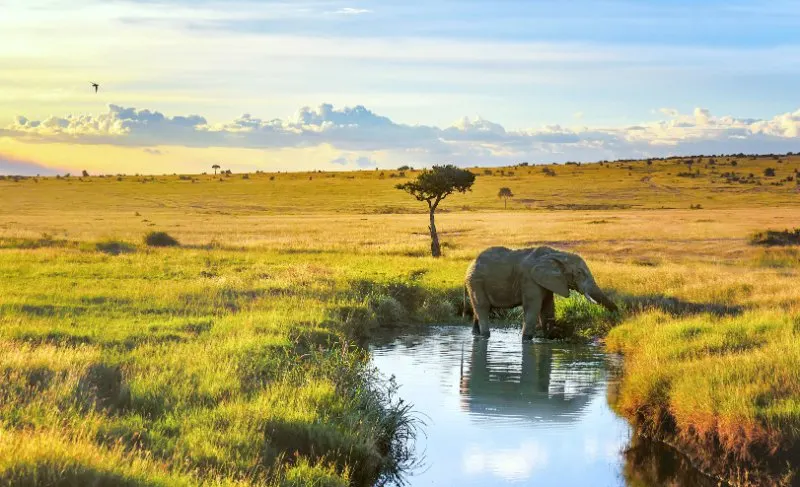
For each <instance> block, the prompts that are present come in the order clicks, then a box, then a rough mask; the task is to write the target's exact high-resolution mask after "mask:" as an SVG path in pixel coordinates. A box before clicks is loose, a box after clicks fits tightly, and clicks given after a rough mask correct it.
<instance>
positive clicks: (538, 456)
mask: <svg viewBox="0 0 800 487" xmlns="http://www.w3.org/2000/svg"><path fill="white" fill-rule="evenodd" d="M548 462H549V455H548V453H547V449H545V448H544V447H543V446H542V445H540V444H539V443H537V442H534V441H526V442H524V443H522V444H520V445H519V446H518V447H517V448H493V449H490V450H488V451H486V450H484V449H482V448H481V447H480V446H478V445H474V444H473V445H470V447H469V449H468V450H467V451H466V452H465V453H464V455H463V458H462V466H463V468H464V472H465V473H467V474H469V475H479V474H483V473H491V474H493V475H495V476H497V477H500V478H502V479H505V480H524V479H528V478H529V477H530V476H531V475H532V474H533V472H534V471H536V470H539V469H542V468H544V467H546V466H547V464H548Z"/></svg>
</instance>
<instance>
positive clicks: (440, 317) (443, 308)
mask: <svg viewBox="0 0 800 487" xmlns="http://www.w3.org/2000/svg"><path fill="white" fill-rule="evenodd" d="M421 311H422V314H423V316H424V317H425V319H426V320H428V321H433V322H444V321H448V320H452V319H453V317H454V316H455V315H456V308H455V306H453V303H451V302H450V301H448V300H447V299H445V298H436V297H429V298H427V299H426V300H425V302H424V303H422V309H421Z"/></svg>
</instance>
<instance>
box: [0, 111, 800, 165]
mask: <svg viewBox="0 0 800 487" xmlns="http://www.w3.org/2000/svg"><path fill="white" fill-rule="evenodd" d="M659 113H660V114H662V116H661V117H660V119H659V120H655V121H649V122H643V123H639V124H636V125H630V126H625V127H586V126H574V127H564V126H560V125H548V126H543V127H538V128H530V129H508V128H506V127H504V126H503V125H501V124H500V123H497V122H492V121H489V120H485V119H482V118H480V117H476V118H468V117H464V118H462V119H461V120H458V121H456V122H454V123H453V124H451V125H450V126H448V127H444V128H440V127H436V126H427V125H407V124H402V123H397V122H395V121H393V120H391V119H390V118H388V117H385V116H382V115H378V114H376V113H374V112H373V111H371V110H369V109H367V108H366V107H364V106H361V105H358V106H354V107H345V108H340V109H337V108H334V107H333V106H332V105H330V104H323V105H320V106H318V107H316V108H309V107H303V108H300V109H299V110H297V112H296V113H295V114H294V115H293V116H291V117H289V118H286V119H277V118H276V119H262V118H259V117H255V116H253V115H251V114H244V115H242V116H241V117H238V118H236V119H234V120H231V121H228V122H223V123H211V122H209V121H208V120H207V119H206V118H205V117H202V116H200V115H185V116H167V115H164V114H163V113H160V112H158V111H152V110H147V109H135V108H128V107H121V106H118V105H109V106H108V110H107V111H106V112H105V113H101V114H99V115H68V116H65V117H57V116H51V117H48V118H46V119H44V120H30V119H28V118H27V117H24V116H18V117H17V118H16V120H15V121H14V122H13V123H12V124H10V125H9V126H8V127H6V128H5V129H2V130H0V137H1V136H5V137H11V138H12V139H16V140H19V141H23V142H28V143H31V142H35V143H71V144H110V145H117V146H128V147H141V148H148V149H147V150H149V151H152V150H155V149H152V148H153V147H158V146H183V147H192V148H203V147H206V148H210V147H214V148H240V149H263V150H273V149H290V148H293V149H297V148H311V147H319V146H322V145H327V146H330V147H332V148H334V149H336V150H339V151H342V155H341V156H340V157H339V158H337V159H334V160H333V161H327V162H332V163H334V164H350V165H357V166H359V167H371V166H374V165H375V162H373V159H372V158H371V157H370V154H373V153H377V152H381V153H384V154H390V155H392V157H390V158H389V159H392V160H403V161H406V162H409V163H418V164H422V165H425V164H430V163H437V162H449V163H455V164H460V165H463V166H466V165H470V166H472V165H500V164H510V163H516V162H522V161H527V162H532V163H537V162H565V161H596V160H603V159H609V160H610V159H620V158H645V157H660V156H670V155H678V156H680V155H691V154H700V153H703V154H718V153H738V152H745V153H765V152H767V153H768V152H775V153H779V152H788V151H800V110H796V111H793V112H786V113H783V114H779V115H776V116H774V117H772V118H770V119H752V118H737V117H733V116H716V115H714V114H712V113H711V112H710V111H709V110H708V109H705V108H696V109H695V110H694V111H693V112H692V113H691V114H683V113H680V112H679V111H678V110H676V109H673V108H661V109H660V110H659Z"/></svg>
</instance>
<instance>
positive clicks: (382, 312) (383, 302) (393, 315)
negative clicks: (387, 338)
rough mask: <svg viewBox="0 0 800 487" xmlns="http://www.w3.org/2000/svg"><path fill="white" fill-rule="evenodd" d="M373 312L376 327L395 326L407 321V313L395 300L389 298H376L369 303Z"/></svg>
mask: <svg viewBox="0 0 800 487" xmlns="http://www.w3.org/2000/svg"><path fill="white" fill-rule="evenodd" d="M370 307H371V308H372V309H373V311H374V312H375V319H376V320H377V321H378V326H397V325H400V324H402V323H403V322H404V321H406V320H407V319H408V312H407V311H406V309H405V308H404V307H403V305H402V304H401V303H400V301H398V300H397V299H395V298H393V297H391V296H377V297H375V298H373V299H372V300H371V302H370Z"/></svg>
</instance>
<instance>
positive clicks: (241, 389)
mask: <svg viewBox="0 0 800 487" xmlns="http://www.w3.org/2000/svg"><path fill="white" fill-rule="evenodd" d="M736 159H737V160H738V162H737V165H736V166H735V167H733V166H731V162H730V161H729V160H728V158H717V159H716V162H715V165H710V166H709V168H705V167H704V164H707V163H708V162H707V160H706V158H703V162H700V163H697V162H695V164H694V168H693V172H695V173H696V169H697V168H698V167H699V168H700V173H701V174H700V176H697V177H693V178H683V177H679V176H677V173H678V172H680V171H681V170H685V164H684V162H683V159H681V160H672V161H670V160H666V161H658V160H656V161H654V162H653V164H651V165H647V164H645V163H644V162H638V163H629V162H625V163H624V164H617V163H609V164H604V165H602V166H601V165H598V164H592V165H590V164H583V165H581V166H577V165H569V166H559V167H557V168H555V169H554V172H555V176H547V175H545V174H544V173H542V172H541V168H537V167H519V168H506V169H505V170H504V174H508V172H509V171H508V170H509V169H511V170H513V171H514V175H513V176H507V175H505V176H503V175H500V171H499V170H494V171H493V172H492V174H493V175H491V176H488V175H485V174H484V171H483V170H477V169H476V172H478V173H479V174H480V176H478V178H477V182H476V184H475V187H474V191H473V192H472V193H468V194H467V195H463V196H462V195H456V196H453V197H451V198H448V199H447V200H445V202H444V203H443V208H442V209H443V211H442V213H441V215H439V216H437V226H439V227H440V231H441V239H442V242H443V244H445V246H444V253H445V257H444V258H443V259H438V260H435V259H432V258H430V257H427V254H428V252H429V237H428V235H427V229H426V225H427V223H426V221H427V219H426V215H424V214H423V213H424V211H425V208H423V207H422V206H420V205H419V204H418V203H417V202H416V201H413V199H412V198H409V197H408V196H407V195H404V194H403V193H401V192H400V191H397V190H395V189H393V186H394V185H395V184H397V182H398V179H401V178H398V177H394V178H392V177H385V178H384V179H381V178H380V176H379V173H373V172H372V171H367V172H357V173H336V174H332V173H314V174H263V173H262V174H251V175H250V177H249V179H244V178H240V177H232V178H225V183H224V184H220V183H219V182H218V177H217V178H213V177H211V176H196V177H195V179H188V180H187V179H183V180H182V179H180V178H179V177H178V176H175V177H173V176H169V177H155V178H152V179H151V178H149V177H148V178H144V179H143V178H134V177H130V176H128V177H122V178H121V181H120V180H118V178H116V177H115V178H100V177H91V178H85V181H84V182H82V183H78V182H77V181H76V180H75V178H68V179H65V178H60V179H55V178H40V179H39V182H38V183H33V182H32V181H30V180H27V179H22V180H20V181H17V182H14V181H9V180H3V181H0V191H2V192H3V195H4V212H3V213H2V214H0V295H2V296H3V299H2V302H0V377H2V380H0V485H7V484H10V485H26V484H27V485H52V484H57V482H62V484H63V485H71V484H70V482H71V483H72V484H81V483H86V482H87V479H91V481H92V482H96V484H97V485H103V483H105V484H106V485H196V484H202V485H264V484H266V485H371V484H372V483H374V482H383V481H389V480H391V479H396V478H397V477H398V476H400V475H402V467H403V465H404V464H407V463H409V462H413V458H412V457H411V456H410V451H409V450H408V445H409V443H408V442H406V441H405V440H406V439H408V438H409V437H413V434H414V429H413V420H412V419H410V418H412V416H411V415H410V411H409V410H408V408H407V406H406V405H405V404H403V403H400V402H399V398H398V397H397V395H396V391H394V389H393V388H392V385H391V384H388V383H385V382H383V381H382V380H379V379H378V378H376V377H375V372H374V371H372V370H370V368H369V366H368V365H367V364H368V362H367V359H366V355H365V353H364V351H363V349H362V348H361V347H359V346H356V345H355V344H356V343H363V340H365V339H367V338H368V337H369V336H370V335H371V334H372V333H374V332H375V331H376V330H378V329H380V328H384V327H402V326H407V325H409V324H417V323H425V322H441V321H451V320H456V319H458V318H456V316H457V315H459V314H460V312H461V306H462V301H461V292H462V288H461V286H462V282H463V275H464V272H465V269H466V267H467V264H468V262H469V260H470V259H471V258H473V257H474V256H475V255H476V254H477V252H479V251H480V250H482V249H483V248H485V247H488V246H491V245H498V244H502V245H507V246H511V247H524V246H534V245H550V246H553V247H557V248H561V249H566V250H571V251H575V252H579V253H580V254H581V255H583V256H584V257H585V258H586V260H587V262H588V265H589V267H590V268H591V269H592V272H593V273H594V275H595V277H596V278H597V281H598V283H599V284H600V286H601V287H603V288H604V289H606V290H607V291H608V293H609V294H610V295H611V296H612V297H613V299H614V300H615V301H616V302H617V303H618V304H619V305H620V308H621V310H622V311H621V313H619V314H617V315H612V314H610V313H607V312H606V311H604V310H603V309H602V308H599V307H597V306H594V305H590V304H589V303H588V302H587V301H586V300H585V299H584V298H582V297H580V296H571V297H570V298H569V299H561V298H559V299H558V300H557V302H556V312H557V317H558V320H559V324H560V326H562V327H563V328H564V333H565V334H572V335H573V336H576V337H579V338H584V339H586V338H597V337H603V336H605V335H606V334H608V337H607V340H606V343H607V346H608V347H609V349H611V350H614V351H621V352H623V353H624V354H625V355H626V361H625V369H624V373H623V376H622V380H621V383H620V386H619V391H618V394H616V395H615V396H614V397H611V398H610V400H611V401H612V402H613V403H614V404H615V407H616V408H617V409H618V410H619V411H620V412H621V413H622V414H624V415H625V416H626V417H628V418H629V419H630V420H631V421H632V422H634V423H635V424H636V425H637V427H638V428H640V430H641V431H643V432H645V433H647V434H650V435H654V436H658V435H660V436H662V437H663V439H665V440H667V441H670V442H673V443H675V444H676V445H679V446H681V448H682V449H684V450H685V451H687V452H688V453H689V454H690V455H691V456H693V457H694V458H695V459H700V460H705V461H706V462H707V465H706V466H707V468H709V469H710V470H718V471H720V472H721V474H723V475H726V476H728V477H730V478H738V479H740V480H741V479H742V478H745V477H746V478H748V479H758V480H759V481H761V480H763V479H774V478H778V479H783V478H785V476H786V475H789V474H791V472H790V471H789V470H792V468H788V467H787V466H786V464H785V462H783V463H782V461H783V460H785V459H786V458H791V457H787V455H793V454H796V451H797V450H796V448H797V445H798V441H797V436H798V431H800V380H799V379H798V375H797V374H798V373H797V372H796V371H798V370H800V349H798V347H797V344H798V343H800V337H798V336H797V334H798V333H800V325H798V323H800V305H798V302H800V285H798V284H797V283H798V274H799V273H800V260H799V259H798V255H797V252H796V249H794V248H791V247H762V246H753V245H750V242H749V236H750V235H752V234H753V233H755V232H758V231H761V230H763V229H765V228H775V227H777V228H781V227H783V228H789V227H791V226H792V225H793V224H794V225H796V215H797V208H796V207H797V206H798V204H799V202H800V200H798V198H797V194H796V192H795V187H794V186H791V185H788V184H785V185H783V186H774V185H771V184H766V180H764V182H765V184H762V185H760V186H759V185H758V184H757V181H756V180H759V178H761V176H760V175H761V174H763V168H764V167H775V168H776V172H777V176H776V178H774V179H776V180H779V179H781V178H784V177H786V175H788V174H790V173H793V171H794V170H795V169H796V168H797V167H800V159H799V158H797V157H789V158H785V157H784V158H782V160H783V161H784V162H782V163H780V164H779V163H777V162H776V161H775V160H774V159H772V158H761V159H756V160H751V159H749V158H736ZM696 160H697V159H696V158H695V161H696ZM723 165H728V166H731V167H724V166H723ZM628 166H631V168H629V167H628ZM715 170H716V171H717V172H718V173H720V174H721V173H722V172H730V171H736V172H737V173H742V174H749V173H753V174H755V175H758V176H755V177H754V178H749V177H748V178H747V181H748V183H747V184H742V183H740V182H738V180H737V181H736V182H730V181H733V179H731V178H728V177H722V176H717V175H715V174H714V171H715ZM405 173H406V175H407V177H413V176H414V175H415V172H414V171H411V170H406V171H405ZM628 173H631V174H632V175H631V176H629V175H628ZM310 176H311V177H312V180H309V177H310ZM751 179H752V180H753V181H756V182H753V183H752V184H751V183H750V182H749V181H751ZM195 180H196V181H197V182H193V181H195ZM206 184H214V185H215V186H214V191H207V189H203V187H204V185H206ZM78 186H79V187H78ZM499 187H510V188H511V189H512V190H513V192H514V194H515V195H517V196H516V197H515V198H514V199H509V202H508V203H509V210H508V211H502V205H503V202H502V201H500V200H498V199H497V197H496V194H497V191H498V189H499ZM700 201H702V208H703V210H702V211H697V210H690V209H689V206H690V205H696V204H698V202H700ZM465 207H467V208H469V209H468V210H465V209H464V208H465ZM98 208H100V209H99V210H98ZM548 208H550V209H548ZM66 222H68V223H66ZM153 227H157V228H159V229H161V231H162V232H166V233H167V234H168V235H169V236H171V237H172V238H173V239H175V240H176V241H180V243H181V245H180V246H174V247H153V246H150V245H147V244H138V245H137V244H131V243H129V242H141V241H142V236H143V235H145V234H147V233H148V232H150V231H152V230H153ZM504 318H507V319H512V320H516V321H518V322H519V321H521V316H519V311H518V310H515V311H512V312H509V313H506V314H505V315H504ZM9 452H14V454H13V455H11V454H9ZM709 458H711V460H713V459H717V460H718V461H717V462H716V463H715V462H713V461H711V460H709ZM767 458H775V459H777V460H775V461H771V460H765V459H767ZM734 465H735V466H738V467H739V470H738V471H733V470H731V468H730V467H731V466H734ZM793 467H794V468H796V467H797V465H793ZM743 472H744V473H743Z"/></svg>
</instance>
